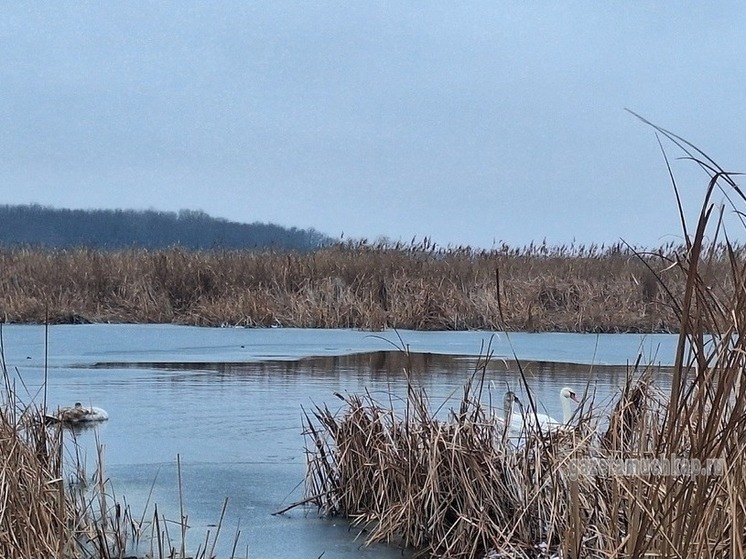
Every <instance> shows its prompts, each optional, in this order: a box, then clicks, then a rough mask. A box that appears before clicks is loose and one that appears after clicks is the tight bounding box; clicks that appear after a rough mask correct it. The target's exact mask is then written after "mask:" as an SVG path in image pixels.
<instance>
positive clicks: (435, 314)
mask: <svg viewBox="0 0 746 559" xmlns="http://www.w3.org/2000/svg"><path fill="white" fill-rule="evenodd" d="M685 250H686V247H685V246H673V245H670V246H666V247H663V248H660V249H658V250H656V251H654V252H648V253H635V251H633V250H632V249H630V248H628V247H625V246H624V245H621V244H620V245H615V246H612V247H598V246H590V247H585V246H580V247H575V246H571V247H548V246H544V245H531V246H528V247H524V248H521V249H511V248H509V247H506V246H505V247H502V248H499V249H495V250H484V251H476V250H472V249H468V248H458V249H447V250H446V249H439V248H437V247H434V246H431V245H430V244H429V243H428V242H427V241H424V242H421V243H416V244H411V245H408V246H406V245H401V244H396V245H386V244H378V245H369V244H367V243H365V242H360V243H356V244H340V245H337V246H334V247H330V248H326V249H322V250H318V251H316V252H310V253H294V252H271V251H266V252H248V251H222V252H221V251H205V252H189V251H186V250H182V249H177V248H174V249H170V250H162V251H148V250H144V249H142V250H136V249H133V250H128V251H119V252H102V251H94V250H89V249H77V250H40V249H38V250H34V249H4V250H0V320H1V321H5V322H15V323H18V322H20V323H24V322H25V323H29V322H31V323H41V322H44V320H45V317H48V318H49V320H50V321H51V322H63V323H65V322H66V323H70V322H72V323H75V322H132V323H176V324H190V325H201V326H220V325H230V326H250V327H253V326H258V327H269V326H285V327H311V328H363V329H369V330H379V329H382V328H384V327H390V328H399V329H419V330H466V329H488V330H503V329H505V330H509V331H511V330H512V331H514V330H528V331H569V332H668V331H676V330H678V328H679V324H678V321H677V318H676V309H675V308H674V307H673V306H672V305H671V303H670V295H673V296H674V297H681V296H682V295H683V293H684V289H685V285H686V283H685V277H684V276H683V275H682V274H681V273H680V267H679V266H676V262H677V259H678V258H679V257H680V254H681V253H682V252H685ZM703 265H706V269H704V268H703V269H701V270H700V275H701V279H702V281H703V282H705V283H706V285H707V287H709V288H712V289H713V290H715V291H716V292H717V293H719V294H723V296H725V297H729V296H730V294H731V293H732V292H733V280H732V275H730V274H728V273H727V268H728V266H729V264H728V251H727V250H726V248H725V247H724V246H721V247H719V248H718V249H716V250H713V251H712V252H711V253H710V255H709V260H708V261H707V262H706V263H704V264H703ZM659 278H660V279H662V280H663V281H664V282H665V285H666V289H667V290H669V291H670V292H671V293H670V294H666V293H664V290H663V289H662V288H661V287H660V284H659V282H658V279H659Z"/></svg>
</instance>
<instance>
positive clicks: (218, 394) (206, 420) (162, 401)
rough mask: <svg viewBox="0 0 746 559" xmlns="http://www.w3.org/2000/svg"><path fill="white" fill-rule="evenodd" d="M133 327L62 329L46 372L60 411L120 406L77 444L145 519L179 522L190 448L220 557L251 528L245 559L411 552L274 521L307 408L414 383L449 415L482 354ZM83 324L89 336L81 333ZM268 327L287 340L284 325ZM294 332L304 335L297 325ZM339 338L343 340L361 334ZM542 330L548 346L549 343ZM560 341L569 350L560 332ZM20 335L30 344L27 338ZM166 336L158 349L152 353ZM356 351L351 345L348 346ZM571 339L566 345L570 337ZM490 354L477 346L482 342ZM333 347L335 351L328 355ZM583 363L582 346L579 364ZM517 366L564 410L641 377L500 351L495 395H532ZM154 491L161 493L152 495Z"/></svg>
mask: <svg viewBox="0 0 746 559" xmlns="http://www.w3.org/2000/svg"><path fill="white" fill-rule="evenodd" d="M122 331H123V330H121V329H113V330H108V329H106V328H100V329H95V330H64V331H63V333H64V337H63V340H64V341H66V342H67V344H66V345H64V347H65V348H66V353H65V356H64V358H58V359H57V360H56V361H53V364H52V366H51V367H50V369H49V371H48V376H49V382H48V394H47V398H48V402H49V403H50V407H56V406H57V405H70V403H72V402H75V401H81V402H84V403H85V404H92V405H96V406H99V407H103V408H104V409H106V410H107V411H108V412H109V415H110V420H109V421H107V422H105V423H104V424H102V425H101V426H99V427H97V428H96V429H95V431H84V432H80V433H77V435H76V439H77V442H78V443H79V444H80V445H81V447H82V448H83V449H84V451H85V452H87V453H88V454H89V456H93V455H94V454H95V451H94V449H95V439H96V438H98V439H99V440H100V441H101V443H102V444H103V445H104V447H105V460H106V465H107V474H108V475H109V477H110V479H111V481H112V483H113V487H114V490H115V493H116V495H117V496H118V497H120V498H121V497H126V500H127V503H128V504H130V506H131V508H132V510H133V513H134V515H135V516H137V517H139V516H140V515H141V514H142V512H143V509H144V507H145V503H146V502H150V504H151V506H152V504H153V503H154V502H156V503H158V507H159V510H160V511H161V512H162V513H163V514H165V515H166V516H167V517H170V518H178V515H179V512H178V511H179V508H178V503H179V498H178V491H177V488H178V484H177V475H176V456H177V455H178V456H179V457H180V460H181V464H182V477H183V487H184V495H183V496H184V500H185V506H186V509H187V511H188V513H189V525H190V526H191V530H190V534H193V539H192V540H191V542H190V544H191V546H192V548H196V545H198V544H199V543H201V542H202V541H203V539H204V534H205V532H206V530H208V529H210V530H212V531H214V529H215V528H214V526H212V525H213V524H214V523H215V522H217V520H218V518H219V515H220V509H221V507H222V504H223V499H224V498H225V497H226V496H227V497H228V498H229V503H228V511H227V516H226V520H225V521H224V533H223V537H222V539H221V542H220V543H219V546H218V552H219V555H218V556H219V557H228V556H229V555H230V548H231V546H232V537H233V532H234V531H235V529H236V527H237V526H239V525H240V530H241V542H243V547H242V546H239V549H243V550H244V555H245V552H246V546H248V553H249V556H250V557H254V558H256V557H266V558H274V557H280V556H283V555H286V556H299V557H319V556H321V555H322V554H323V555H324V557H325V558H337V557H338V558H351V557H366V556H368V557H375V558H387V557H391V558H393V557H400V556H401V551H400V550H397V549H394V548H391V547H387V546H376V547H374V548H371V549H369V548H361V540H355V535H356V534H355V532H354V531H350V529H349V527H348V526H347V525H346V523H344V522H331V521H326V520H321V519H319V518H317V517H316V515H315V512H314V511H305V510H302V509H294V510H292V511H290V512H289V513H288V514H285V515H282V516H272V514H271V513H272V512H274V511H276V510H278V509H279V508H282V507H283V506H285V505H287V504H289V503H291V502H294V501H296V500H299V499H301V498H302V495H303V486H302V482H303V477H304V473H305V441H304V439H303V436H302V431H303V422H302V417H303V410H310V409H312V408H313V406H314V405H317V404H318V405H328V406H329V407H330V409H332V410H336V409H337V408H339V407H340V405H341V402H340V400H339V399H338V398H336V397H335V396H334V394H335V392H338V393H341V394H350V393H362V392H364V391H365V392H368V393H370V394H371V395H372V396H373V397H374V398H376V399H378V400H379V401H381V402H384V403H388V402H389V401H390V402H393V403H394V405H395V406H396V405H397V403H400V402H401V401H402V399H403V398H404V396H405V394H406V386H407V379H408V378H409V379H410V380H412V381H413V382H414V383H416V384H418V385H420V386H422V387H423V388H424V389H425V390H426V392H427V394H428V395H429V397H430V401H431V404H432V406H433V408H436V407H438V408H442V410H443V413H447V411H448V409H449V408H450V407H456V406H457V405H458V398H459V396H460V395H461V393H462V386H463V384H464V382H466V381H467V380H468V379H469V378H470V377H471V376H472V375H473V374H474V371H475V370H477V369H478V365H479V363H480V360H479V358H478V357H476V356H474V355H458V354H455V355H447V354H443V353H437V352H428V351H420V352H412V353H411V354H410V355H409V356H407V355H405V354H404V353H403V352H401V351H395V350H392V351H389V350H371V351H355V345H354V344H352V343H350V344H349V345H346V346H344V347H341V348H340V347H339V346H335V345H334V343H333V340H334V336H333V334H334V333H333V332H332V333H328V332H324V333H323V338H324V342H323V344H318V345H314V344H313V343H310V342H309V343H307V344H306V346H304V347H305V348H306V350H307V351H318V353H319V354H324V353H327V354H326V355H321V356H320V357H304V356H297V357H296V356H293V355H290V354H289V353H290V352H289V351H288V347H290V345H289V343H287V342H283V343H279V342H276V345H275V346H273V348H269V349H267V348H268V347H269V346H266V345H263V346H262V352H263V353H266V354H271V355H273V356H275V357H274V358H265V359H256V358H254V359H251V360H249V361H242V360H240V355H241V354H240V351H239V349H243V345H241V346H240V348H239V345H238V344H234V343H231V344H227V343H226V342H225V339H224V337H223V336H232V337H236V336H238V334H239V333H235V332H225V333H222V332H219V331H215V330H209V329H208V330H204V331H196V332H195V331H194V330H189V331H188V334H189V336H192V337H194V336H199V335H202V333H203V332H204V336H205V337H211V338H213V339H214V340H215V342H214V343H215V344H216V345H215V346H210V347H207V346H201V345H198V344H196V343H194V342H192V341H190V344H189V345H188V346H186V347H187V349H184V347H185V345H179V344H181V342H178V343H175V342H173V340H172V338H171V337H169V336H170V333H172V332H173V333H174V334H175V336H174V337H178V335H181V333H182V332H183V331H182V330H171V329H163V330H159V332H161V331H162V332H165V333H166V334H168V335H166V336H160V337H159V338H157V339H155V340H153V341H151V342H150V345H149V344H148V343H146V342H147V340H144V339H140V338H138V339H137V340H136V342H137V344H139V345H138V346H137V347H140V348H142V349H140V350H138V351H135V350H133V349H132V347H133V344H130V345H128V340H129V339H130V338H127V337H123V338H122V339H121V340H119V341H117V340H116V339H112V332H114V333H121V332H122ZM143 331H144V332H152V331H153V330H148V329H137V330H132V331H128V332H130V334H128V336H130V335H131V332H135V333H141V332H143ZM22 332H25V330H24V331H22ZM35 332H36V333H37V334H38V331H35ZM81 333H85V336H82V339H79V337H80V336H81ZM258 334H260V335H262V336H270V335H271V336H273V337H276V336H277V334H276V333H272V332H260V333H258ZM138 335H139V334H138ZM246 335H247V336H248V335H254V333H253V332H247V333H246ZM283 335H284V336H287V339H288V340H291V341H292V339H293V338H292V336H293V333H285V334H283ZM339 336H340V338H342V339H344V338H345V336H347V337H349V336H350V333H349V332H342V333H340V334H339ZM236 339H239V338H236ZM240 339H241V340H242V342H243V338H240ZM273 339H274V338H273ZM447 339H449V338H448V337H447V336H445V335H439V342H438V343H439V344H441V345H442V344H443V340H447ZM531 339H532V340H534V341H535V342H536V343H542V340H543V339H544V338H541V337H534V338H531ZM548 339H549V340H550V342H551V343H554V344H557V345H558V346H560V344H559V343H558V341H559V340H558V338H557V337H556V336H555V337H552V338H548ZM19 340H20V342H23V340H24V338H23V337H22V336H21V337H19ZM587 340H588V345H587V346H585V350H584V351H585V352H586V353H587V354H592V353H593V350H594V349H593V347H594V340H593V338H587ZM35 343H36V342H35ZM57 343H58V345H62V344H61V342H57ZM262 343H265V342H264V341H263V342H262ZM345 343H347V342H345ZM575 343H577V342H575ZM217 344H220V345H217ZM154 345H157V346H158V347H157V350H153V349H152V347H153V346H154ZM381 345H382V346H384V347H385V346H386V344H381ZM441 345H439V346H438V347H441ZM7 347H8V348H12V345H8V346H7ZM35 347H38V345H37V346H35ZM345 347H350V348H352V351H348V352H347V353H345V349H344V348H345ZM420 347H422V346H420ZM561 347H563V348H564V350H565V351H566V348H567V344H565V345H562V346H561ZM578 347H583V346H582V344H579V345H578ZM97 348H101V349H97ZM194 348H197V349H194ZM220 348H223V349H220ZM423 349H427V348H426V347H425V348H423ZM478 350H479V347H478V346H476V348H475V351H478ZM273 352H274V353H273ZM330 352H331V353H334V354H332V355H329V354H328V353H330ZM24 353H30V350H28V349H26V348H25V347H24V348H23V350H22V352H21V353H18V354H17V355H14V356H13V355H12V356H11V357H12V359H15V360H16V362H17V363H18V364H19V369H18V371H19V375H20V376H22V377H23V379H24V382H25V384H26V386H27V387H28V388H29V394H30V395H34V394H35V397H36V398H37V401H38V400H39V394H38V391H37V392H35V388H34V387H38V386H40V384H41V380H42V379H43V371H42V369H41V368H40V367H39V366H38V362H39V360H38V359H36V358H34V359H30V360H27V359H26V356H25V355H24ZM337 353H340V354H337ZM206 356H209V359H205V357H206ZM31 357H35V355H31ZM221 357H223V358H222V359H221ZM570 358H573V357H572V356H570ZM582 358H583V356H582V355H578V360H581V359H582ZM630 358H634V355H631V356H630ZM519 368H520V369H522V370H523V372H524V374H525V376H526V379H527V381H528V384H529V386H530V387H531V389H532V391H533V392H534V395H535V396H536V398H537V399H538V400H539V402H541V404H542V408H543V409H544V410H546V413H549V414H550V415H552V416H554V417H561V409H560V403H559V398H558V392H559V390H560V388H561V387H562V386H565V385H570V386H573V387H574V388H575V389H576V391H578V392H579V393H582V392H583V391H584V390H585V389H586V388H589V389H591V390H593V391H595V394H596V399H597V401H599V402H604V401H608V400H609V399H610V398H611V396H612V395H613V394H614V392H615V391H616V389H617V387H619V386H621V385H622V384H623V382H624V379H625V377H626V376H627V375H628V374H629V370H628V368H627V367H626V366H619V365H615V366H609V365H604V366H601V365H595V366H592V365H587V364H586V365H573V364H567V363H560V362H547V361H528V360H527V361H522V362H520V363H518V362H516V361H511V360H505V359H501V358H495V359H493V360H491V361H490V363H489V364H488V366H487V368H486V372H485V391H484V399H485V401H489V399H490V398H492V399H494V400H496V401H498V402H499V401H501V399H502V394H503V393H504V391H505V388H506V387H508V386H509V387H511V388H512V389H514V390H517V391H518V392H522V390H521V381H520V375H519ZM405 371H407V372H408V375H407V374H405ZM657 374H658V377H659V378H660V380H661V381H662V382H665V380H666V378H667V376H668V371H667V370H666V369H663V368H661V369H659V370H658V373H657ZM151 487H153V494H152V496H149V493H150V491H151ZM150 514H152V511H151V512H150Z"/></svg>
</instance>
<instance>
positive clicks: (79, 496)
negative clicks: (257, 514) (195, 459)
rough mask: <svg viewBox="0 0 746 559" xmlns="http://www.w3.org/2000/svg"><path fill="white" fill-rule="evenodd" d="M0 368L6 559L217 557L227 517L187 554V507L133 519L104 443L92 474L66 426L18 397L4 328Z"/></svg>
mask: <svg viewBox="0 0 746 559" xmlns="http://www.w3.org/2000/svg"><path fill="white" fill-rule="evenodd" d="M0 369H1V371H0V374H1V375H2V376H3V379H4V381H5V384H4V386H3V387H2V389H0V398H1V401H0V459H1V460H2V467H1V469H0V557H2V558H3V559H28V558H37V557H38V558H41V559H47V558H49V559H52V558H54V559H138V558H144V557H148V558H151V559H155V558H157V559H167V558H168V559H187V558H189V559H212V558H214V557H215V554H214V549H215V546H216V543H217V540H218V537H219V535H220V530H221V525H222V520H223V517H222V515H221V518H220V521H219V523H218V525H217V529H216V531H215V534H214V535H212V536H211V535H210V533H209V532H208V534H207V536H206V538H205V541H204V542H203V543H202V544H201V545H200V546H199V547H198V549H197V550H196V552H194V553H188V552H187V551H186V549H185V538H186V532H187V517H186V516H185V515H184V513H183V505H182V522H172V521H167V520H166V519H165V518H164V517H163V516H162V515H159V513H158V507H157V506H155V507H154V511H153V515H152V517H151V518H150V519H146V518H145V513H144V512H143V515H142V517H140V518H139V519H138V518H136V517H134V516H133V515H132V514H131V512H130V509H129V507H128V506H126V505H123V504H122V503H121V502H119V501H117V500H115V499H113V498H112V497H111V495H112V490H111V484H110V482H109V480H108V479H107V478H106V477H105V475H104V471H103V457H102V454H101V447H100V446H99V448H98V450H99V454H98V456H97V460H96V463H95V472H94V473H93V475H91V476H88V475H87V473H86V470H85V466H84V464H83V460H81V457H80V455H79V454H78V448H77V446H74V447H73V448H69V441H67V443H66V437H65V436H64V430H63V429H65V428H64V427H63V426H62V424H60V423H57V424H55V425H53V426H50V425H48V424H47V423H46V422H45V421H44V418H45V410H44V409H43V407H37V406H36V405H33V404H23V403H22V402H20V401H19V400H18V398H17V397H16V394H17V392H16V390H15V386H14V384H13V383H12V382H11V380H10V378H11V377H10V375H9V374H8V371H7V369H6V367H5V362H4V359H3V352H2V331H1V330H0ZM179 475H180V468H179ZM180 489H181V487H180ZM223 514H225V504H224V506H223ZM169 525H171V530H172V532H174V533H173V535H171V534H169V528H168V526H169ZM174 526H175V527H174ZM237 537H238V534H237V535H236V538H237ZM235 543H237V541H236V542H235ZM234 549H235V546H234ZM232 556H233V555H232Z"/></svg>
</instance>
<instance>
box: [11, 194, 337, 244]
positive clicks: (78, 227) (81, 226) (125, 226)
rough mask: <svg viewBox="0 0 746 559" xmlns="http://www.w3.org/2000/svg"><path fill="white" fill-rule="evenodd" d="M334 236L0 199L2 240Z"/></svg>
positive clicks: (297, 240) (298, 240)
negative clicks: (7, 202)
mask: <svg viewBox="0 0 746 559" xmlns="http://www.w3.org/2000/svg"><path fill="white" fill-rule="evenodd" d="M330 242H331V239H330V238H329V237H327V236H325V235H323V234H321V233H319V232H318V231H316V230H314V229H296V228H295V227H292V228H289V229H288V228H285V227H281V226H279V225H273V224H266V223H251V224H244V223H236V222H231V221H228V220H226V219H221V218H214V217H210V216H209V215H207V214H206V213H204V212H202V211H193V210H181V211H179V212H178V213H175V212H159V211H154V210H147V211H135V210H69V209H55V208H49V207H44V206H40V205H27V206H26V205H23V206H11V205H0V246H5V247H12V246H34V247H45V248H71V247H90V248H97V249H123V248H132V247H141V248H148V249H158V248H168V247H173V246H180V247H183V248H186V249H193V250H204V249H267V248H276V249H291V250H301V251H304V250H313V249H316V248H319V247H321V246H324V245H326V244H329V243H330Z"/></svg>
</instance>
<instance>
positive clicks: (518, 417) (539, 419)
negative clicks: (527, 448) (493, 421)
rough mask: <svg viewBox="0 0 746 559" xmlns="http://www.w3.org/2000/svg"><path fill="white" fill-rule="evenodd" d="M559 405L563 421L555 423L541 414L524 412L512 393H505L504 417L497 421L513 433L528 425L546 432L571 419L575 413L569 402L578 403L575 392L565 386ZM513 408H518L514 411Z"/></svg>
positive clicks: (563, 424) (516, 397)
mask: <svg viewBox="0 0 746 559" xmlns="http://www.w3.org/2000/svg"><path fill="white" fill-rule="evenodd" d="M559 396H560V403H561V405H562V419H563V421H561V422H560V421H557V420H556V419H554V418H553V417H551V416H549V415H546V414H543V413H536V414H534V413H533V412H532V411H531V410H524V408H523V403H522V402H521V401H520V400H519V399H518V396H516V395H515V393H513V392H512V391H510V390H509V391H507V392H506V393H505V397H504V398H503V410H504V413H505V415H504V417H503V418H497V421H498V422H499V423H501V424H503V425H507V427H508V429H509V430H510V431H513V432H516V431H517V432H521V431H523V428H524V427H525V426H526V425H528V426H529V427H532V428H534V429H536V428H537V426H538V428H539V429H541V430H542V431H548V430H553V429H557V428H558V427H564V426H565V425H567V423H568V422H569V421H570V419H572V416H573V414H574V413H575V411H574V409H573V407H572V404H571V403H570V400H573V401H575V402H579V400H578V397H577V395H576V394H575V391H574V390H573V389H572V388H570V387H567V386H565V387H564V388H563V389H562V390H560V393H559ZM515 407H517V408H518V411H516V409H515Z"/></svg>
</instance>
